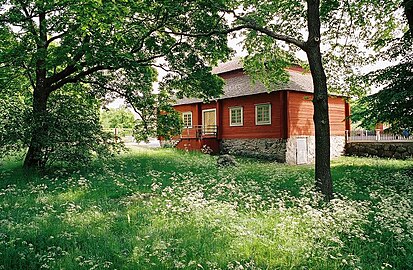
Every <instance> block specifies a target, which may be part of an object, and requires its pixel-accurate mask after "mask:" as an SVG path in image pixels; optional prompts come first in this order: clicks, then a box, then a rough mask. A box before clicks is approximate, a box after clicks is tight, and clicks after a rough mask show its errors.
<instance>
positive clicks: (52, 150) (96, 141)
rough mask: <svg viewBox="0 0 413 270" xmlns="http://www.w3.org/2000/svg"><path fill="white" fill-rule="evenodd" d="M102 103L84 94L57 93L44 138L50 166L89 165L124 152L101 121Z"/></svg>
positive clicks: (50, 102)
mask: <svg viewBox="0 0 413 270" xmlns="http://www.w3.org/2000/svg"><path fill="white" fill-rule="evenodd" d="M99 107H100V103H99V102H98V101H97V100H96V99H95V98H93V97H91V96H88V95H87V94H84V93H82V92H80V91H79V92H78V91H75V92H69V93H68V92H67V91H65V92H63V91H62V92H56V93H54V94H53V95H52V96H51V97H50V100H49V111H48V115H47V116H46V121H47V123H48V130H47V131H48V132H47V136H46V137H45V138H44V139H43V145H44V157H45V160H46V163H47V165H51V164H53V163H55V162H64V163H67V164H69V165H75V166H77V165H81V164H85V163H88V162H90V161H91V160H92V158H93V157H96V156H99V157H108V156H112V155H113V153H115V152H117V151H119V150H120V148H121V147H122V145H121V144H117V143H116V142H115V139H114V135H113V134H112V133H111V132H104V131H103V130H102V126H101V124H100V121H99Z"/></svg>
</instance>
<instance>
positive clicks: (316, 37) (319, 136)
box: [307, 0, 333, 201]
mask: <svg viewBox="0 0 413 270" xmlns="http://www.w3.org/2000/svg"><path fill="white" fill-rule="evenodd" d="M307 5H308V9H307V19H308V31H309V37H308V42H307V57H308V62H309V64H310V70H311V75H312V77H313V85H314V99H313V104H314V126H315V183H316V188H317V189H318V190H319V191H321V192H322V194H323V195H324V198H325V199H326V200H327V201H328V200H330V199H331V198H332V197H333V183H332V179H331V171H330V122H329V117H328V94H327V78H326V74H325V72H324V68H323V64H322V60H321V51H320V38H321V33H320V25H321V23H320V12H319V6H320V1H319V0H307Z"/></svg>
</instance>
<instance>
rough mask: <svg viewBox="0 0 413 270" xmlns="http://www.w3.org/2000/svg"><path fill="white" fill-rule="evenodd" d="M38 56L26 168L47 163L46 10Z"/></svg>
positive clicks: (40, 24)
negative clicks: (45, 152) (45, 153)
mask: <svg viewBox="0 0 413 270" xmlns="http://www.w3.org/2000/svg"><path fill="white" fill-rule="evenodd" d="M36 56H37V60H36V86H35V88H34V91H33V119H32V120H33V122H32V123H31V125H32V127H33V129H32V137H31V140H30V145H29V150H28V151H27V154H26V157H25V159H24V163H23V166H24V167H25V168H32V167H43V166H44V165H45V163H46V158H45V156H44V150H45V147H44V145H45V142H46V140H47V118H46V115H47V109H46V108H47V99H48V97H49V94H50V91H49V90H48V88H47V85H46V76H47V71H46V58H47V26H46V13H45V12H41V13H40V14H39V39H38V41H37V55H36Z"/></svg>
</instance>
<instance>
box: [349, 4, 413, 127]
mask: <svg viewBox="0 0 413 270" xmlns="http://www.w3.org/2000/svg"><path fill="white" fill-rule="evenodd" d="M409 2H411V1H404V5H405V6H406V8H405V14H406V17H408V16H410V17H411V18H413V8H411V7H410V9H409ZM409 13H410V15H409ZM386 43H387V46H389V47H390V49H389V50H388V52H387V55H386V56H385V57H386V58H385V59H388V60H393V59H399V63H397V64H395V65H393V66H390V67H387V68H385V69H381V70H378V71H375V72H371V73H369V74H367V75H366V76H364V80H365V82H366V85H367V86H371V85H374V86H378V87H380V88H381V89H380V91H379V92H377V93H375V94H372V95H369V96H366V97H363V98H362V99H361V100H360V101H358V104H359V107H358V110H357V111H355V112H353V113H352V115H353V116H352V117H353V118H359V119H363V123H388V124H390V127H391V129H393V131H395V132H400V130H404V129H408V130H412V129H413V110H412V103H413V91H412V89H413V50H412V48H413V27H412V28H410V29H409V30H407V31H406V33H405V34H404V36H403V37H401V38H394V37H389V39H388V40H387V42H386Z"/></svg>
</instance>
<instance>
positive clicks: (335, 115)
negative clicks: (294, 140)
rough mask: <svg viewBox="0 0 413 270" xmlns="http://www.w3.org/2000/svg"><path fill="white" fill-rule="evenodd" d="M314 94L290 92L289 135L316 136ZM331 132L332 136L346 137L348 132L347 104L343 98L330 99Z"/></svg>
mask: <svg viewBox="0 0 413 270" xmlns="http://www.w3.org/2000/svg"><path fill="white" fill-rule="evenodd" d="M312 99H313V94H311V93H303V92H294V91H288V122H289V123H288V131H289V132H288V134H289V136H297V135H314V123H313V112H314V107H313V103H312ZM328 106H329V109H328V111H329V115H330V132H331V134H330V135H332V136H344V133H345V130H346V121H345V118H346V112H347V113H348V109H347V110H346V106H348V105H346V102H345V101H344V99H343V98H341V97H329V98H328Z"/></svg>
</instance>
